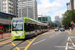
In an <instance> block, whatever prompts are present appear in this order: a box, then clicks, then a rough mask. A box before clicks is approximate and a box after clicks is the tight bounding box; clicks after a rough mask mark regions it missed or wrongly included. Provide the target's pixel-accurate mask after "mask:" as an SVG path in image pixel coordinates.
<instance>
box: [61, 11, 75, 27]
mask: <svg viewBox="0 0 75 50" xmlns="http://www.w3.org/2000/svg"><path fill="white" fill-rule="evenodd" d="M62 16H63V20H62V24H63V25H65V26H68V27H71V26H72V25H71V21H73V22H75V10H67V11H66V12H65V13H64V14H63V15H62Z"/></svg>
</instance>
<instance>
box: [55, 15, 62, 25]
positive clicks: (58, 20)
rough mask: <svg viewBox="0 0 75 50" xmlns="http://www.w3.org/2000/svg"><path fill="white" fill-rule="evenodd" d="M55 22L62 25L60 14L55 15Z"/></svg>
mask: <svg viewBox="0 0 75 50" xmlns="http://www.w3.org/2000/svg"><path fill="white" fill-rule="evenodd" d="M55 23H56V24H57V25H58V26H61V23H60V18H59V16H55Z"/></svg>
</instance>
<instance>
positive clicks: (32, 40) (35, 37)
mask: <svg viewBox="0 0 75 50" xmlns="http://www.w3.org/2000/svg"><path fill="white" fill-rule="evenodd" d="M39 36H40V35H39ZM39 36H37V37H39ZM37 37H35V38H34V39H33V40H32V41H31V42H30V43H29V44H28V45H27V46H26V47H25V49H24V50H27V49H28V47H29V46H30V45H31V44H32V43H33V41H34V40H35V39H36V38H37Z"/></svg>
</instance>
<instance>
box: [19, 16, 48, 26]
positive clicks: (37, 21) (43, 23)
mask: <svg viewBox="0 0 75 50" xmlns="http://www.w3.org/2000/svg"><path fill="white" fill-rule="evenodd" d="M18 18H25V19H27V20H31V21H34V22H36V23H39V24H41V25H47V24H45V23H42V22H39V21H37V20H34V19H31V18H29V17H18Z"/></svg>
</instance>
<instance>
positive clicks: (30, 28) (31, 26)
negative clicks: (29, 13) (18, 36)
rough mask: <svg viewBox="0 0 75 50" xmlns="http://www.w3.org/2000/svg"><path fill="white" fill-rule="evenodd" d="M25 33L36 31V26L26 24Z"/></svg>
mask: <svg viewBox="0 0 75 50" xmlns="http://www.w3.org/2000/svg"><path fill="white" fill-rule="evenodd" d="M24 29H25V31H26V32H29V31H34V24H30V23H28V24H27V23H25V27H24Z"/></svg>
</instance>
